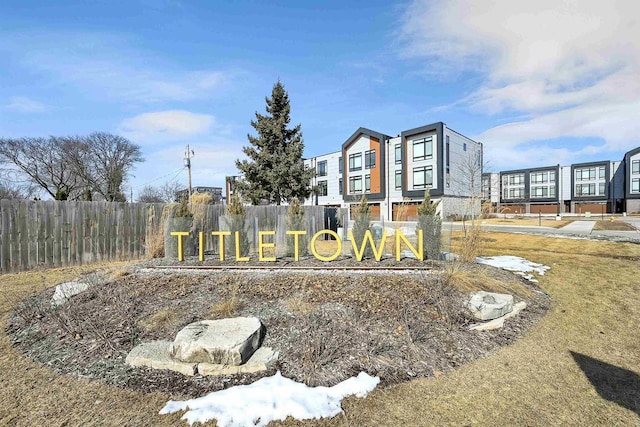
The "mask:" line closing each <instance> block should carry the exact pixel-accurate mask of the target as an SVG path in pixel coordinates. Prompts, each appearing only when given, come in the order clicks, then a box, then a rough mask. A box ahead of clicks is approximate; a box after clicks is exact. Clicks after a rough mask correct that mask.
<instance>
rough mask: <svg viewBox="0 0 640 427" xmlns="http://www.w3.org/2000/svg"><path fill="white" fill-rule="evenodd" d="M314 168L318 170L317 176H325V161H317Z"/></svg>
mask: <svg viewBox="0 0 640 427" xmlns="http://www.w3.org/2000/svg"><path fill="white" fill-rule="evenodd" d="M316 170H317V171H318V176H327V161H326V160H323V161H321V162H318V165H317V166H316ZM325 183H326V182H325Z"/></svg>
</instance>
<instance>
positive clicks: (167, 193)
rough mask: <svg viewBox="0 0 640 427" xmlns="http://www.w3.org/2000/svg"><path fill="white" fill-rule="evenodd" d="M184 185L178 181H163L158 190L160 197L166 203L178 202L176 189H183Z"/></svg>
mask: <svg viewBox="0 0 640 427" xmlns="http://www.w3.org/2000/svg"><path fill="white" fill-rule="evenodd" d="M184 188H185V186H184V185H183V184H180V183H179V182H178V181H168V182H165V183H164V185H163V186H162V187H160V191H161V192H162V198H163V200H164V201H165V202H167V203H172V202H179V200H178V199H177V194H178V191H180V190H183V189H184Z"/></svg>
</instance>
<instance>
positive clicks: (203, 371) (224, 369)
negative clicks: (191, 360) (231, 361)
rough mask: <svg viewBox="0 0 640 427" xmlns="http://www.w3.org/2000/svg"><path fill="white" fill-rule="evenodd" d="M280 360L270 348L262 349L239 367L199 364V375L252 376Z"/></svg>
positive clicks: (276, 353)
mask: <svg viewBox="0 0 640 427" xmlns="http://www.w3.org/2000/svg"><path fill="white" fill-rule="evenodd" d="M276 360H278V352H277V351H273V350H272V349H270V348H268V347H260V348H259V349H257V350H256V351H255V353H253V356H251V358H250V359H249V360H247V363H245V364H243V365H237V366H229V365H220V364H213V363H198V373H199V374H200V375H234V374H252V373H254V372H260V371H266V370H267V369H269V366H271V364H273V363H274V362H275V361H276Z"/></svg>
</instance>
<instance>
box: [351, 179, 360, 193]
mask: <svg viewBox="0 0 640 427" xmlns="http://www.w3.org/2000/svg"><path fill="white" fill-rule="evenodd" d="M349 193H362V177H361V176H352V177H349Z"/></svg>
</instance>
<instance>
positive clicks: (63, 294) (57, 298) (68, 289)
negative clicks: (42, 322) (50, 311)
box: [51, 282, 89, 306]
mask: <svg viewBox="0 0 640 427" xmlns="http://www.w3.org/2000/svg"><path fill="white" fill-rule="evenodd" d="M87 289H89V284H87V283H82V282H65V283H60V284H59V285H58V286H56V288H55V291H54V292H53V297H52V298H51V305H53V306H58V305H62V304H64V303H66V302H67V301H68V300H69V298H71V297H72V296H74V295H78V294H79V293H80V292H84V291H86V290H87Z"/></svg>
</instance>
